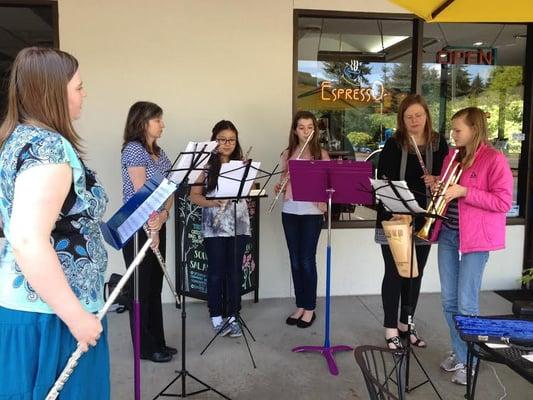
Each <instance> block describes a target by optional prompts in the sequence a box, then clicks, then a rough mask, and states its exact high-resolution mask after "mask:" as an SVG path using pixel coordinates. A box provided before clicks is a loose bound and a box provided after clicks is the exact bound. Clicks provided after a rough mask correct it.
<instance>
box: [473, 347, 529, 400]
mask: <svg viewBox="0 0 533 400" xmlns="http://www.w3.org/2000/svg"><path fill="white" fill-rule="evenodd" d="M467 345H468V354H467V360H466V368H467V384H466V395H465V398H466V399H467V400H473V399H474V396H475V393H476V384H477V377H478V372H479V364H480V363H481V360H485V361H489V362H495V363H499V364H504V365H507V366H508V367H509V368H511V369H512V370H513V371H515V372H516V373H517V374H518V375H520V376H521V377H523V378H524V379H526V380H527V381H529V382H530V383H533V362H532V361H528V360H526V359H525V358H524V357H522V356H523V355H528V354H531V355H533V343H531V345H529V344H528V345H520V346H519V345H515V344H508V345H507V346H508V347H500V346H499V344H498V347H491V346H490V344H489V343H486V342H470V341H468V342H467ZM474 357H477V358H478V362H477V364H476V366H475V367H474ZM472 369H474V372H473V373H472Z"/></svg>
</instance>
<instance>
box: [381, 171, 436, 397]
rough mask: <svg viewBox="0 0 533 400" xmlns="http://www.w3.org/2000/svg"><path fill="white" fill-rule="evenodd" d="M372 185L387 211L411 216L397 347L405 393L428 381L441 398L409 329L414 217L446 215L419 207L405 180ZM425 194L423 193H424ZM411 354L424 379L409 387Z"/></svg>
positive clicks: (411, 311)
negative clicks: (402, 328)
mask: <svg viewBox="0 0 533 400" xmlns="http://www.w3.org/2000/svg"><path fill="white" fill-rule="evenodd" d="M371 181H372V186H373V188H374V191H375V194H376V199H379V200H381V202H382V204H383V206H384V207H385V208H386V209H387V210H388V211H389V212H392V213H394V214H403V215H410V216H411V262H410V266H409V278H408V279H409V287H408V289H407V293H408V296H407V306H406V310H407V346H406V347H405V349H403V350H402V349H399V350H398V354H399V355H401V356H402V357H405V360H406V368H405V391H406V393H410V392H412V391H413V390H415V389H417V388H419V387H420V386H422V385H425V384H426V383H429V384H430V385H431V387H432V388H433V390H434V391H435V393H436V394H437V397H438V398H439V399H441V400H442V397H441V395H440V393H439V391H438V390H437V388H436V386H435V384H434V383H433V381H432V380H431V378H430V376H429V374H428V373H427V371H426V369H425V368H424V366H423V365H422V362H421V361H420V359H419V358H418V356H417V355H416V353H415V351H414V349H413V347H412V344H411V331H412V329H413V327H414V322H413V305H412V296H413V294H412V291H413V290H412V281H413V263H414V257H415V237H416V228H415V219H416V217H424V218H435V219H446V217H443V216H440V215H437V214H432V213H428V212H426V210H424V209H423V208H421V207H420V206H419V205H418V203H417V201H416V200H415V197H414V195H413V193H412V192H411V191H410V190H409V189H408V187H407V183H406V182H405V181H391V180H387V181H382V180H381V181H380V180H371ZM424 196H425V194H424ZM411 354H412V355H413V357H414V358H415V361H416V363H417V364H418V366H419V367H420V369H421V370H422V372H423V373H424V375H425V377H426V380H425V381H423V382H421V383H419V384H417V385H416V386H414V387H409V370H410V359H411Z"/></svg>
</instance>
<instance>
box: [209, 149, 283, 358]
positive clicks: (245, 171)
mask: <svg viewBox="0 0 533 400" xmlns="http://www.w3.org/2000/svg"><path fill="white" fill-rule="evenodd" d="M252 164H253V163H252V160H251V159H249V160H246V161H245V162H243V163H242V165H241V166H239V167H237V168H234V169H232V170H229V171H226V172H224V173H220V174H219V177H218V179H219V182H220V183H221V184H222V185H223V184H224V181H226V182H228V181H236V182H238V183H239V187H238V190H237V192H236V193H235V195H234V196H225V197H219V196H214V197H208V198H209V199H218V200H227V201H231V202H232V203H233V233H234V237H235V240H234V241H233V259H234V260H236V259H237V203H238V202H239V201H240V200H243V199H252V198H256V197H266V195H261V193H262V192H263V191H264V188H265V187H266V185H267V184H268V182H269V181H270V179H271V178H272V176H274V175H275V174H276V170H277V168H278V166H277V165H276V167H275V168H274V170H273V171H272V172H268V171H264V170H262V169H260V168H258V167H255V166H253V165H252ZM250 169H254V170H256V172H261V173H263V174H264V175H262V176H259V177H258V176H256V177H255V178H251V179H250V178H248V176H249V173H250ZM241 170H242V176H240V177H239V178H234V177H230V176H229V174H230V173H232V172H236V171H241ZM263 178H267V181H266V182H265V184H264V185H263V188H261V189H260V190H259V194H258V195H243V191H244V186H245V184H246V183H247V182H250V181H254V180H257V179H263ZM227 286H228V284H227V281H226V277H224V285H223V307H225V306H226V299H225V298H226V296H225V293H226V290H227ZM234 318H235V322H237V324H239V326H240V328H241V331H242V335H243V338H244V341H245V343H246V347H247V349H248V354H249V355H250V359H251V360H252V365H253V367H254V368H257V365H256V364H255V360H254V356H253V354H252V350H251V348H250V344H249V342H248V338H247V337H246V331H248V333H249V335H250V337H251V338H252V340H253V341H254V342H255V337H254V335H253V334H252V332H251V331H250V329H249V328H248V325H246V322H245V321H244V319H243V318H242V316H241V313H240V312H237V313H236V315H235V316H234ZM230 320H231V318H227V319H226V321H225V322H224V324H223V325H222V327H221V328H220V329H219V330H218V332H217V333H215V335H214V336H213V338H212V339H211V340H210V341H209V343H208V344H207V345H206V346H205V347H204V349H203V350H202V351H201V352H200V354H201V355H203V354H204V353H205V352H206V351H207V349H208V348H209V346H211V344H212V343H213V342H214V341H215V339H216V338H217V337H218V336H220V334H221V333H222V332H223V331H224V330H225V329H227V327H228V326H229V324H230V323H231V321H230ZM243 328H244V329H243ZM245 330H246V331H245Z"/></svg>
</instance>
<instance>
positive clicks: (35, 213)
mask: <svg viewBox="0 0 533 400" xmlns="http://www.w3.org/2000/svg"><path fill="white" fill-rule="evenodd" d="M84 97H85V90H84V89H83V85H82V82H81V78H80V73H79V70H78V62H77V60H76V59H75V58H74V57H72V56H71V55H70V54H67V53H65V52H62V51H59V50H55V49H45V48H37V47H30V48H26V49H23V50H22V51H21V52H20V53H19V54H18V55H17V57H16V59H15V61H14V63H13V66H12V70H11V77H10V82H9V90H8V109H7V114H6V118H5V120H4V122H3V123H2V125H1V126H0V165H1V166H2V169H1V170H0V216H1V219H2V221H3V226H4V233H5V237H6V245H5V246H4V248H3V249H2V250H1V253H0V349H1V351H0V365H1V369H2V372H1V373H0V398H2V399H3V398H9V399H11V400H15V399H20V400H22V399H24V400H27V399H43V398H45V396H46V394H47V393H48V390H49V389H50V388H51V387H52V385H53V383H54V381H55V380H56V378H57V377H58V376H59V374H60V372H61V370H62V369H63V367H64V366H65V364H66V361H67V359H68V357H69V356H70V354H71V353H72V351H73V350H74V349H75V348H76V343H79V344H80V345H81V347H82V349H83V351H85V352H87V353H86V354H85V355H84V356H83V357H82V358H81V360H80V363H79V365H78V367H77V368H76V370H75V371H74V373H73V374H72V376H71V378H70V379H69V380H68V381H67V383H66V384H65V386H64V388H63V391H62V398H63V397H64V398H66V399H78V400H79V399H109V352H108V345H107V333H106V331H107V330H106V323H105V320H104V321H103V326H102V324H101V323H100V321H99V320H98V319H97V318H96V316H95V315H94V313H96V312H97V311H99V310H100V309H101V308H102V306H103V284H104V273H105V270H106V266H107V253H106V250H105V248H104V245H103V239H102V235H101V232H100V227H99V223H100V221H101V218H102V216H103V214H104V211H105V207H106V204H107V196H106V194H105V192H104V189H103V188H102V186H101V185H100V183H99V182H98V180H97V179H96V176H95V174H94V172H92V171H91V170H89V169H88V168H86V167H85V165H84V163H83V160H82V159H81V157H80V154H82V152H81V150H80V141H81V139H80V137H79V136H78V134H77V133H76V131H75V130H74V128H73V126H72V122H71V121H72V120H75V119H78V118H79V116H80V112H81V106H82V102H83V98H84ZM89 346H92V348H91V349H90V350H89Z"/></svg>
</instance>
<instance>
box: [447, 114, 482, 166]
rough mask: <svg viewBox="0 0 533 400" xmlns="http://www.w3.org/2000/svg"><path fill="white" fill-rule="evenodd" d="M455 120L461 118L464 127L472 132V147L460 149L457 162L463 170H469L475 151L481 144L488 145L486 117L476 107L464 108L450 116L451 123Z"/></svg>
mask: <svg viewBox="0 0 533 400" xmlns="http://www.w3.org/2000/svg"><path fill="white" fill-rule="evenodd" d="M457 118H463V120H464V122H465V124H466V125H468V126H469V127H470V129H472V130H473V131H474V137H473V138H472V146H469V148H468V149H467V148H466V147H461V148H460V149H459V160H461V164H462V166H463V168H465V169H466V168H469V167H470V166H472V163H473V162H474V157H475V155H476V151H477V149H478V148H479V146H480V145H481V144H488V143H489V130H488V124H487V116H486V115H485V112H484V111H483V110H482V109H480V108H477V107H466V108H463V109H461V110H459V111H457V112H456V113H455V114H453V116H452V121H453V120H454V119H457Z"/></svg>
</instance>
